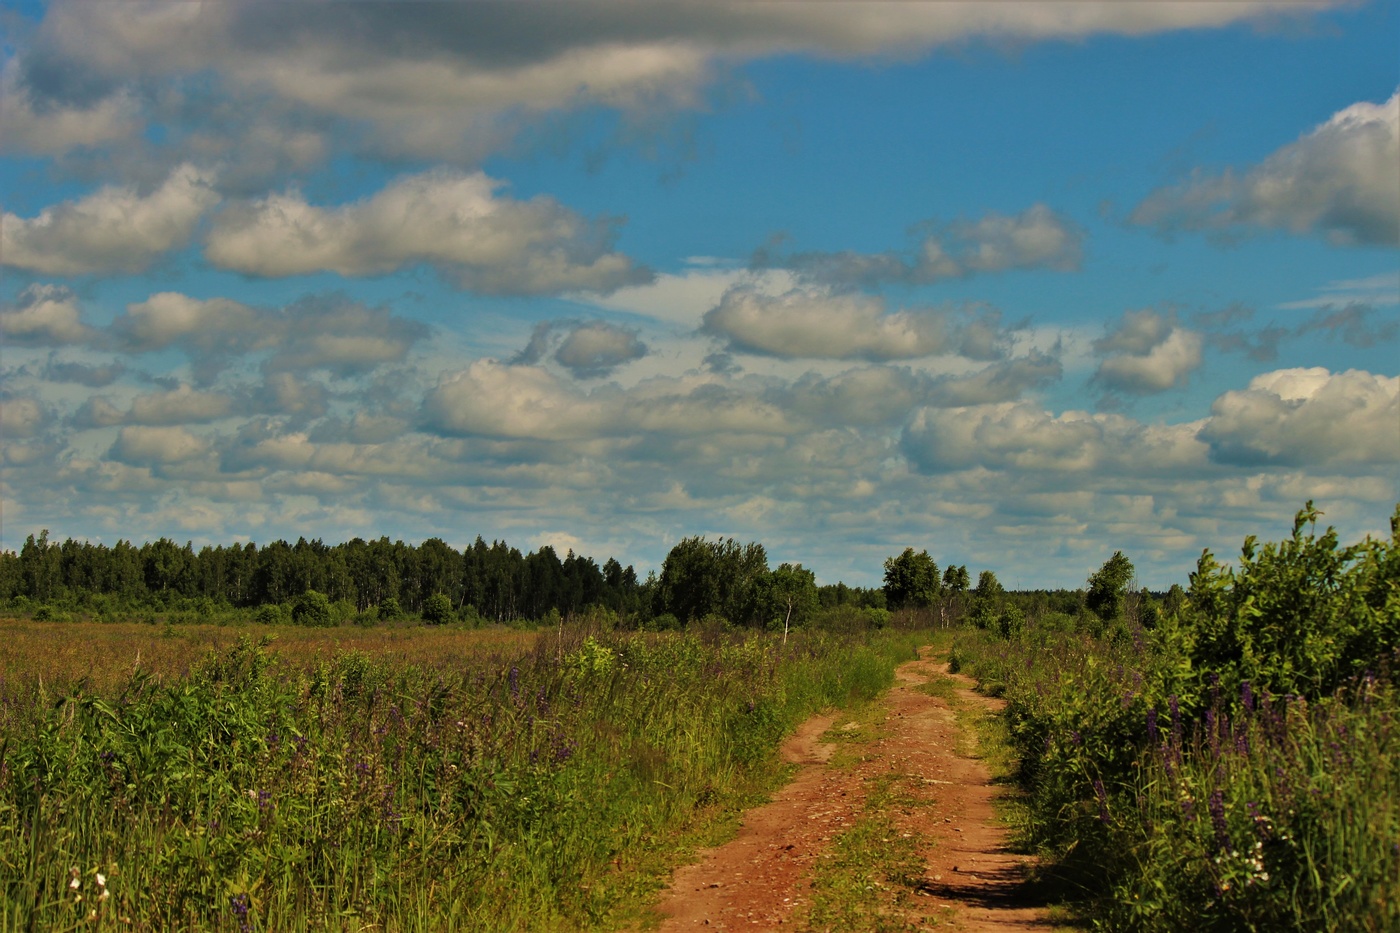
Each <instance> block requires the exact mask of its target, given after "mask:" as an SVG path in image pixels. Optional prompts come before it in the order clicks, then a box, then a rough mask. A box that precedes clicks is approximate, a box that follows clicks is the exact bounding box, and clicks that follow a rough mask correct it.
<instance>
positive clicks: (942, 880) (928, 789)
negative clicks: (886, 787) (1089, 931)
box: [658, 659, 1053, 933]
mask: <svg viewBox="0 0 1400 933" xmlns="http://www.w3.org/2000/svg"><path fill="white" fill-rule="evenodd" d="M937 674H943V675H945V676H950V677H951V678H952V679H953V681H954V682H955V684H954V695H955V696H956V700H955V702H956V703H957V704H959V705H963V706H964V707H965V708H971V709H995V708H996V707H997V705H998V703H999V701H996V700H992V699H989V698H987V697H983V696H981V695H979V694H977V693H974V692H973V691H972V690H971V686H972V682H971V680H969V679H968V678H966V677H962V676H959V675H948V674H947V670H946V666H945V665H942V664H935V663H934V662H932V661H929V660H922V659H921V660H919V661H911V662H908V663H906V664H903V665H901V666H900V667H899V669H898V670H897V671H896V682H895V687H894V688H893V689H892V690H890V691H889V693H888V694H886V695H885V696H884V697H882V698H881V699H880V700H879V701H878V703H879V704H880V708H879V709H877V710H876V711H874V713H875V715H874V721H873V722H871V721H870V717H868V716H867V717H865V719H866V723H865V724H858V723H855V722H847V721H846V720H845V718H844V717H841V716H839V715H838V716H831V715H825V716H818V717H815V718H813V719H811V720H809V721H808V722H806V723H805V724H803V726H802V727H801V728H800V729H799V730H798V731H797V733H796V734H795V735H793V736H792V737H791V738H790V739H789V740H788V741H787V743H786V744H785V745H784V747H783V754H784V756H785V757H786V758H787V759H788V760H789V761H791V762H793V763H795V764H797V765H798V770H797V773H796V775H795V777H794V778H793V780H792V781H791V783H789V784H787V785H786V786H785V787H783V789H782V790H780V791H779V792H778V793H777V794H776V795H774V798H773V800H772V802H770V803H768V804H765V805H763V806H761V807H756V808H755V809H753V810H750V811H749V812H748V813H746V814H745V815H744V820H743V825H742V826H741V828H740V830H739V833H738V835H737V836H736V837H735V838H734V839H733V840H732V841H730V842H728V843H726V844H725V845H723V846H720V847H718V848H714V849H709V850H706V851H704V852H702V853H701V854H700V860H699V861H698V862H696V863H695V864H693V865H688V866H685V867H683V868H681V869H679V870H678V871H677V872H676V874H675V876H674V878H673V879H672V883H671V886H670V888H669V889H667V891H666V892H665V893H664V894H663V897H662V901H661V903H660V905H659V907H658V910H659V912H660V913H661V914H662V915H663V916H664V917H665V920H664V921H663V923H662V925H661V927H660V929H661V930H662V931H664V933H680V931H690V930H697V929H702V930H777V929H794V928H796V927H797V925H800V924H804V923H805V922H806V920H807V918H808V910H809V908H810V906H811V898H812V896H813V895H812V880H811V879H812V877H813V871H814V869H815V868H816V866H817V863H818V860H819V859H821V858H822V857H823V854H824V853H826V852H827V851H828V850H829V849H830V846H831V841H832V839H833V838H835V837H837V836H839V835H840V834H841V833H842V832H843V831H845V830H847V829H849V828H851V827H852V826H854V825H855V823H856V822H857V820H859V819H860V817H861V814H862V811H863V809H864V804H865V800H866V797H867V795H868V794H869V793H870V792H871V788H872V787H874V786H875V785H876V782H879V781H880V780H882V779H884V780H886V781H888V780H889V779H890V778H894V777H897V778H898V780H899V781H900V782H901V787H903V788H904V789H905V794H906V795H905V798H904V799H905V800H906V802H909V803H910V805H907V806H902V807H899V808H898V811H897V812H891V813H889V814H888V815H889V816H890V817H891V818H892V820H893V822H894V824H895V827H896V829H897V831H898V832H899V836H900V838H901V839H911V840H913V842H914V843H915V848H916V850H917V854H918V856H920V857H921V858H922V859H923V861H924V863H925V865H926V870H925V871H924V874H923V877H922V879H920V880H919V881H918V883H917V885H916V886H915V888H914V890H913V894H912V896H910V897H905V898H903V899H902V900H901V902H900V905H899V906H898V907H897V908H896V910H897V911H898V912H900V913H903V914H904V915H906V916H905V917H891V918H889V919H891V920H904V919H906V918H907V922H908V923H909V924H910V925H911V926H919V925H922V924H925V923H929V922H938V923H950V922H951V923H953V924H954V925H955V926H956V928H957V929H960V930H966V931H982V930H1022V931H1032V930H1051V929H1053V927H1052V926H1051V925H1050V924H1049V923H1048V922H1046V920H1045V912H1044V911H1043V910H1042V909H1039V908H1036V907H1034V906H1029V905H1028V904H1027V903H1026V898H1025V895H1024V886H1023V884H1022V882H1023V878H1024V875H1025V871H1026V867H1027V863H1028V860H1027V859H1026V858H1025V857H1024V856H1020V855H1016V854H1013V853H1010V852H1008V851H1007V850H1006V830H1005V828H1004V827H1003V826H1002V825H1001V824H1000V823H998V822H997V821H996V818H995V814H994V812H993V809H992V801H993V799H994V798H995V797H996V796H997V794H998V793H1000V792H1001V791H1000V789H999V788H997V787H996V786H994V785H993V784H991V782H990V777H989V775H988V772H987V768H986V767H985V765H984V764H983V763H982V762H981V761H980V760H978V759H977V758H975V757H968V754H969V752H968V750H969V749H975V738H974V737H973V736H971V735H967V734H960V730H959V726H958V722H957V717H956V713H955V712H954V709H953V708H952V707H951V706H950V704H949V703H948V702H947V701H946V700H944V699H943V698H941V697H938V696H934V695H930V694H929V693H927V692H924V691H921V690H919V689H917V688H918V687H919V686H920V685H922V684H924V683H925V682H927V681H928V680H929V679H930V678H931V677H935V676H936V675H937ZM833 728H834V730H835V731H834V733H833V731H832V730H833ZM862 729H868V730H869V731H871V732H873V733H874V736H873V737H872V738H871V739H869V740H868V741H864V742H860V743H859V744H851V745H847V744H846V743H839V744H840V745H841V746H842V747H843V748H844V750H845V751H844V754H843V755H841V756H840V757H842V758H844V759H845V760H844V761H842V762H840V763H837V762H833V761H832V760H831V759H832V755H833V753H834V752H836V751H837V748H838V743H836V742H824V741H823V737H824V736H825V737H827V738H828V739H830V738H831V737H832V736H833V735H837V736H839V735H840V734H842V731H843V730H849V731H850V732H852V733H855V732H857V731H859V730H862ZM960 748H961V749H962V750H963V752H964V753H963V754H960V753H959V749H960ZM972 754H975V752H972ZM879 880H880V879H872V881H879Z"/></svg>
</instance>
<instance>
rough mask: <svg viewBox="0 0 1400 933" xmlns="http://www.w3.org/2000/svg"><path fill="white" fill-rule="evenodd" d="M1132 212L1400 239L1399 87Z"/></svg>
mask: <svg viewBox="0 0 1400 933" xmlns="http://www.w3.org/2000/svg"><path fill="white" fill-rule="evenodd" d="M1132 217H1133V220H1134V221H1136V222H1137V223H1141V224H1149V225H1154V226H1157V227H1158V228H1160V229H1162V230H1168V231H1169V230H1174V229H1185V230H1228V229H1232V228H1237V227H1264V228H1270V229H1277V230H1288V231H1291V232H1293V233H1306V232H1311V231H1319V232H1323V233H1326V234H1327V235H1328V236H1329V237H1330V238H1331V239H1332V240H1333V241H1335V242H1338V243H1360V244H1366V245H1385V244H1389V245H1394V244H1397V243H1400V91H1397V92H1396V93H1395V94H1394V95H1392V96H1391V98H1390V99H1389V100H1387V101H1385V102H1384V103H1381V104H1373V103H1369V102H1367V101H1362V102H1360V103H1356V104H1352V105H1351V106H1350V107H1347V108H1346V109H1344V110H1341V111H1338V112H1337V113H1336V114H1334V115H1333V116H1332V117H1331V119H1329V120H1327V122H1325V123H1323V124H1322V125H1321V126H1319V127H1317V128H1316V129H1314V130H1313V131H1312V132H1310V133H1308V134H1307V135H1305V136H1303V137H1302V138H1300V139H1299V140H1298V141H1297V142H1294V143H1291V144H1289V145H1287V146H1285V147H1283V148H1282V149H1280V150H1278V151H1277V152H1275V153H1273V154H1272V155H1270V156H1269V157H1268V158H1267V159H1265V160H1264V161H1263V162H1261V163H1260V164H1259V165H1257V166H1254V167H1253V168H1250V169H1248V170H1247V171H1245V172H1243V173H1236V172H1234V171H1226V172H1224V173H1222V174H1219V175H1206V174H1203V173H1199V172H1198V173H1197V174H1196V175H1194V176H1193V177H1192V178H1191V179H1189V180H1188V181H1186V182H1183V183H1182V184H1180V185H1177V186H1175V187H1172V188H1164V189H1160V190H1158V191H1155V192H1153V193H1152V194H1151V195H1149V196H1148V198H1147V199H1146V200H1144V201H1143V202H1142V204H1140V205H1138V207H1137V209H1136V210H1134V212H1133V215H1132Z"/></svg>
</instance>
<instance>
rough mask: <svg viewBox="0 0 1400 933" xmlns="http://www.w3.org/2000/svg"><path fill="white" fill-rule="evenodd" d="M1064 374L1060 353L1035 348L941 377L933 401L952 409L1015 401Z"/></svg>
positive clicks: (936, 385)
mask: <svg viewBox="0 0 1400 933" xmlns="http://www.w3.org/2000/svg"><path fill="white" fill-rule="evenodd" d="M1063 374H1064V366H1063V364H1061V362H1060V358H1059V357H1058V356H1057V355H1055V354H1051V353H1043V352H1041V351H1039V350H1033V351H1031V352H1030V353H1028V354H1026V355H1025V356H1022V357H1017V358H1015V359H1009V360H1002V361H1001V362H997V363H993V364H992V365H990V366H986V367H983V368H982V369H980V370H978V371H977V372H974V373H969V374H967V375H964V376H948V377H945V378H943V379H940V380H939V381H938V382H937V383H936V384H935V385H934V388H933V392H932V393H931V395H930V401H931V403H932V404H936V405H941V406H945V407H949V408H953V407H961V406H965V405H985V404H990V403H993V402H1010V401H1015V400H1016V399H1019V398H1020V397H1021V396H1022V395H1024V394H1026V393H1027V392H1029V391H1031V390H1033V389H1039V388H1044V387H1045V386H1048V385H1051V384H1053V383H1055V382H1058V381H1059V380H1060V377H1061V376H1062V375H1063Z"/></svg>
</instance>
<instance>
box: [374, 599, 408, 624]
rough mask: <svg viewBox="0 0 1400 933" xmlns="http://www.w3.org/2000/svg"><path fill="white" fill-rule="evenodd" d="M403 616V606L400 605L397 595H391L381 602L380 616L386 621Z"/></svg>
mask: <svg viewBox="0 0 1400 933" xmlns="http://www.w3.org/2000/svg"><path fill="white" fill-rule="evenodd" d="M402 616H403V608H402V607H400V606H399V601H398V598H397V597H394V596H390V597H389V598H388V599H386V600H384V601H383V602H382V603H380V604H379V618H381V619H383V620H384V621H386V622H388V621H392V620H394V619H398V618H401V617H402Z"/></svg>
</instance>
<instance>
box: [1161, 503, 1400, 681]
mask: <svg viewBox="0 0 1400 933" xmlns="http://www.w3.org/2000/svg"><path fill="white" fill-rule="evenodd" d="M1319 515H1320V513H1318V512H1317V511H1316V510H1315V509H1314V508H1313V505H1312V503H1311V502H1309V503H1308V504H1307V506H1306V507H1305V508H1304V509H1303V510H1302V511H1301V512H1299V513H1298V516H1297V519H1296V520H1295V522H1294V523H1293V533H1292V535H1291V536H1290V537H1288V538H1286V539H1285V540H1283V541H1281V542H1279V543H1278V544H1273V543H1270V544H1265V545H1264V546H1263V547H1262V548H1260V547H1259V546H1258V544H1257V543H1256V541H1255V539H1254V538H1253V537H1250V538H1247V539H1246V540H1245V543H1244V547H1243V548H1242V550H1241V554H1240V565H1239V569H1238V570H1231V569H1230V568H1228V567H1223V566H1221V565H1220V564H1218V563H1217V562H1216V561H1215V559H1214V557H1213V556H1212V555H1211V553H1210V552H1209V551H1206V552H1205V553H1204V554H1202V555H1201V559H1200V561H1199V562H1198V563H1197V566H1196V572H1195V573H1193V574H1192V575H1191V588H1190V590H1189V593H1188V601H1187V606H1186V608H1185V609H1184V610H1183V611H1182V612H1180V613H1179V614H1178V615H1177V616H1175V617H1174V618H1173V619H1172V620H1171V621H1170V622H1169V623H1167V626H1168V629H1169V630H1168V631H1167V632H1166V633H1164V638H1165V640H1166V642H1167V643H1168V644H1170V645H1171V646H1172V648H1173V649H1175V650H1176V651H1177V652H1178V653H1179V655H1181V656H1182V657H1181V662H1180V663H1181V664H1182V668H1181V680H1180V682H1178V683H1176V684H1174V687H1176V688H1177V689H1178V690H1179V691H1180V692H1181V693H1182V694H1183V695H1190V696H1192V698H1193V699H1194V700H1195V701H1196V702H1197V703H1198V705H1199V704H1200V702H1201V700H1202V698H1203V697H1205V696H1206V694H1207V693H1208V691H1209V688H1210V686H1211V684H1212V683H1216V684H1217V689H1218V690H1220V691H1222V692H1223V693H1224V694H1225V695H1226V696H1235V695H1238V692H1239V689H1240V685H1241V684H1242V683H1244V682H1246V681H1248V682H1249V683H1250V685H1251V687H1252V689H1253V690H1254V691H1255V692H1264V691H1267V692H1270V693H1274V694H1279V695H1282V694H1297V695H1301V696H1306V697H1310V698H1316V697H1320V696H1324V695H1326V694H1328V693H1330V692H1331V691H1332V690H1334V689H1335V688H1336V687H1337V686H1338V685H1339V684H1341V683H1342V682H1343V681H1344V680H1346V679H1347V678H1349V677H1352V676H1354V675H1357V674H1360V673H1362V672H1363V671H1365V670H1366V669H1367V668H1370V667H1373V666H1374V665H1375V663H1376V661H1377V659H1379V658H1382V657H1385V656H1386V655H1388V654H1390V653H1391V652H1393V651H1395V650H1396V649H1400V508H1397V510H1396V513H1395V515H1394V516H1393V517H1392V518H1391V539H1390V541H1389V542H1385V541H1376V540H1370V539H1368V540H1366V541H1362V542H1360V543H1357V544H1353V545H1349V546H1345V547H1342V546H1340V545H1339V544H1338V542H1337V533H1336V532H1335V531H1334V530H1333V529H1331V528H1328V529H1327V530H1326V531H1325V532H1324V533H1323V534H1321V535H1317V534H1315V533H1314V532H1313V531H1312V530H1305V529H1311V527H1312V526H1313V525H1314V523H1315V522H1316V521H1317V518H1318V517H1319ZM1188 665H1189V668H1188V667H1187V666H1188Z"/></svg>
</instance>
